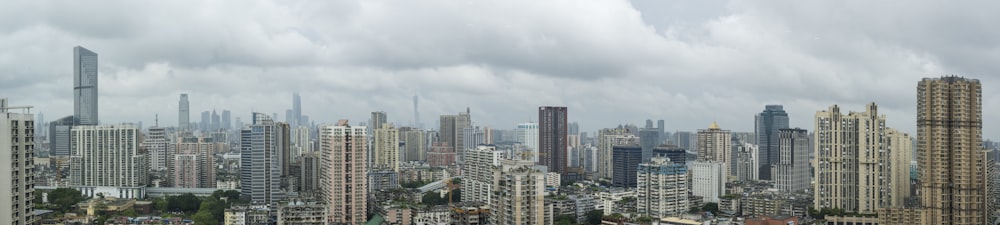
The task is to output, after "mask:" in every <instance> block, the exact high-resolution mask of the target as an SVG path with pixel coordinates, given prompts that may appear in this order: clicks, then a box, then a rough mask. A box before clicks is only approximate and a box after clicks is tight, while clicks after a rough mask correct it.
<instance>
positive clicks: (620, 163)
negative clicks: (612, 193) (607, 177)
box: [611, 145, 642, 188]
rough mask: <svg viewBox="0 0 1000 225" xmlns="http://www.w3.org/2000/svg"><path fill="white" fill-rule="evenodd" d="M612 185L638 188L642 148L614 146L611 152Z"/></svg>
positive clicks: (636, 146)
mask: <svg viewBox="0 0 1000 225" xmlns="http://www.w3.org/2000/svg"><path fill="white" fill-rule="evenodd" d="M611 160H612V162H613V163H612V164H611V165H612V171H611V174H612V175H611V185H613V186H615V187H627V188H634V187H636V182H637V175H638V169H639V164H642V147H640V146H638V145H621V146H614V147H612V150H611Z"/></svg>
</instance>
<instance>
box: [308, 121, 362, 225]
mask: <svg viewBox="0 0 1000 225" xmlns="http://www.w3.org/2000/svg"><path fill="white" fill-rule="evenodd" d="M319 143H320V147H319V151H320V157H321V158H322V159H321V160H320V161H321V164H320V165H321V169H320V184H319V188H320V189H321V190H320V196H321V198H322V199H323V200H324V202H326V203H327V205H328V206H329V210H330V211H329V212H328V213H327V216H328V218H329V219H328V220H327V222H329V223H333V224H362V223H365V222H366V219H367V218H366V216H367V210H368V170H367V169H368V139H367V129H366V128H365V127H363V126H351V125H350V124H349V123H348V121H347V120H341V121H339V122H337V125H325V126H321V127H320V128H319Z"/></svg>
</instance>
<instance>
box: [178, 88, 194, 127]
mask: <svg viewBox="0 0 1000 225" xmlns="http://www.w3.org/2000/svg"><path fill="white" fill-rule="evenodd" d="M190 127H191V104H190V103H189V102H188V94H181V100H180V101H178V102H177V129H180V130H187V129H188V128H190Z"/></svg>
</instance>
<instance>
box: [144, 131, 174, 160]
mask: <svg viewBox="0 0 1000 225" xmlns="http://www.w3.org/2000/svg"><path fill="white" fill-rule="evenodd" d="M168 142H169V141H168V140H167V131H166V129H163V128H161V127H151V128H149V133H148V134H146V136H145V137H143V139H142V146H143V147H145V148H146V152H147V153H148V154H149V168H150V169H151V170H156V171H161V170H166V169H167V161H168V159H167V158H168V157H173V156H172V155H171V154H168V153H167V143H168Z"/></svg>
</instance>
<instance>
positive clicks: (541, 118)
mask: <svg viewBox="0 0 1000 225" xmlns="http://www.w3.org/2000/svg"><path fill="white" fill-rule="evenodd" d="M568 123H569V122H568V121H567V110H566V107H557V106H542V107H538V154H539V155H538V160H539V161H538V163H539V164H541V165H544V166H547V167H548V168H549V172H554V173H560V174H566V172H567V171H566V162H567V159H566V156H567V150H568V148H567V139H566V136H567V132H568V127H567V126H568V125H569V124H568Z"/></svg>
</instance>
